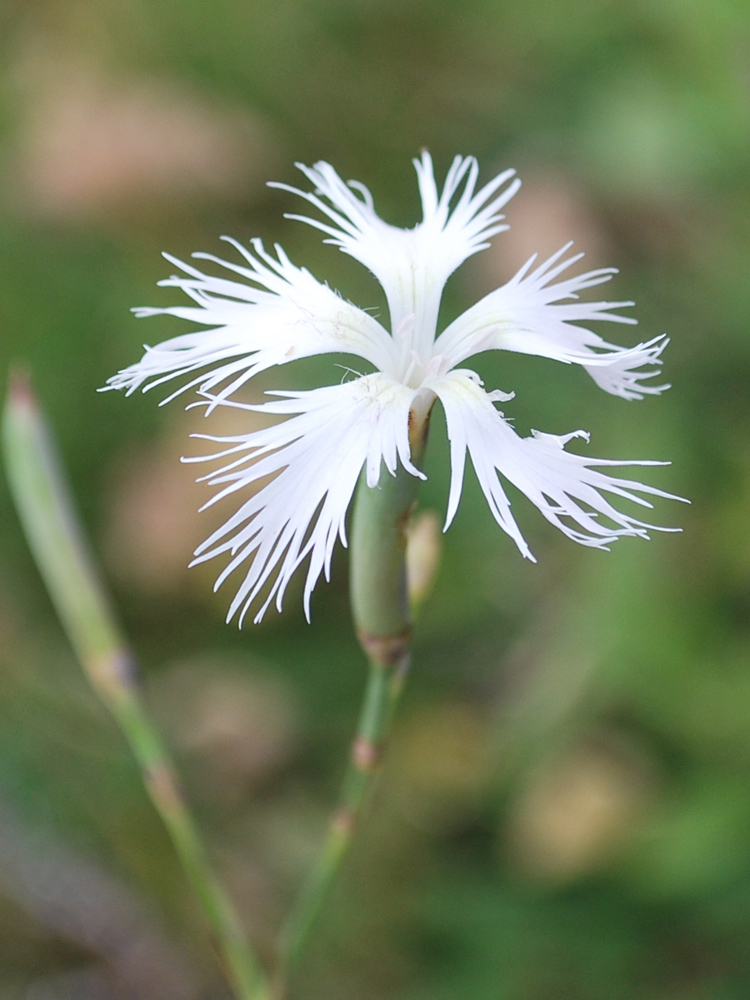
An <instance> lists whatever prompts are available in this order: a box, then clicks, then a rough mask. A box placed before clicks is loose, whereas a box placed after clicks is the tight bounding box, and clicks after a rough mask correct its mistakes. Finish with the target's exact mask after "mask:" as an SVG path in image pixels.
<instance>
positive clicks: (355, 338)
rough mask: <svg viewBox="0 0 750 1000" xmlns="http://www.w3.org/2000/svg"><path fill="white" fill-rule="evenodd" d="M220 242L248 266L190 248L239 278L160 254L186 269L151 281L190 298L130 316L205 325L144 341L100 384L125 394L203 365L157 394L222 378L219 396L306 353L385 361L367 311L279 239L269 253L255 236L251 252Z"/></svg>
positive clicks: (209, 387)
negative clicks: (295, 259) (299, 263)
mask: <svg viewBox="0 0 750 1000" xmlns="http://www.w3.org/2000/svg"><path fill="white" fill-rule="evenodd" d="M228 242H230V243H232V245H233V246H235V247H236V248H237V249H238V250H239V252H240V253H241V254H242V256H243V257H244V258H245V261H246V262H247V265H248V266H240V265H239V264H233V263H231V262H228V261H224V260H219V259H218V258H216V257H213V256H211V255H210V254H194V255H193V256H194V257H198V258H203V259H205V260H211V261H213V262H214V263H217V264H220V265H221V266H222V267H225V268H227V269H228V270H230V271H232V272H234V273H236V274H238V275H240V277H241V278H242V279H244V280H243V281H234V280H229V279H226V278H218V277H215V276H213V275H210V274H204V273H203V272H202V271H200V270H198V269H197V268H196V267H193V266H191V265H190V264H185V263H182V262H181V261H179V260H176V259H175V258H173V257H170V256H169V255H167V254H165V257H167V260H169V261H170V262H171V263H173V264H175V265H176V266H177V267H179V268H180V269H181V270H182V271H183V272H184V273H185V274H186V275H187V277H180V276H173V277H171V278H167V279H166V280H164V281H161V282H159V284H160V285H166V286H174V287H177V288H180V289H182V291H184V292H185V293H186V294H187V295H188V296H189V297H190V298H191V299H193V301H194V302H195V303H196V304H195V305H194V306H174V307H171V308H167V309H151V308H141V309H136V310H134V311H135V312H136V314H137V315H138V316H154V315H158V314H167V315H170V316H177V317H179V318H180V319H185V320H189V321H190V322H192V323H199V324H201V325H202V326H204V327H210V329H207V330H206V329H203V330H200V331H198V332H195V333H187V334H183V335H182V336H180V337H173V338H172V339H170V340H165V341H164V342H163V343H161V344H158V345H157V346H156V347H147V348H146V353H145V354H144V355H143V357H142V358H141V360H140V361H139V362H138V363H137V364H134V365H131V366H130V367H128V368H125V369H123V370H122V371H120V372H118V374H117V375H114V376H112V378H110V379H109V380H108V384H107V388H110V389H125V390H126V391H127V394H130V393H132V392H134V391H135V390H136V389H138V388H139V387H143V391H144V392H145V391H146V390H148V389H152V388H154V386H157V385H161V384H162V383H163V382H168V381H170V380H171V379H175V378H179V377H181V376H186V375H190V374H192V373H193V372H196V371H200V370H201V369H205V368H208V367H210V368H211V370H210V371H203V372H202V373H201V374H200V375H197V376H196V377H195V378H192V379H191V380H190V381H188V382H187V384H185V385H181V386H180V388H179V389H177V391H176V392H173V393H172V395H171V396H168V397H167V399H165V400H163V402H165V403H166V402H168V400H169V399H173V398H174V396H176V395H179V394H180V393H181V392H184V391H185V390H186V389H189V388H193V387H195V386H199V387H200V389H201V390H202V391H205V392H211V391H213V390H214V389H216V387H217V386H219V385H221V384H222V383H226V384H225V385H224V386H223V388H222V389H221V391H220V392H219V393H218V394H217V398H218V399H225V398H226V397H228V396H229V395H231V393H233V392H234V391H235V390H236V389H238V388H239V387H240V386H241V385H243V384H244V383H245V382H247V381H248V379H251V378H252V377H253V376H254V375H257V374H258V372H261V371H263V370H264V369H266V368H270V367H272V366H273V365H283V364H286V363H287V362H289V361H295V360H296V359H298V358H304V357H309V356H310V355H314V354H327V353H334V352H335V353H345V354H355V355H358V356H359V357H361V358H364V359H365V360H367V361H369V362H371V363H372V364H373V365H375V367H377V368H387V367H388V366H389V365H391V366H392V364H393V359H394V357H395V353H396V352H395V348H394V345H393V341H392V339H391V337H390V336H389V335H388V333H387V332H386V331H385V330H384V329H383V327H382V326H381V325H380V324H379V323H378V322H377V320H375V319H374V318H373V317H372V316H370V315H368V314H367V313H366V312H364V311H363V310H361V309H358V308H357V307H356V306H353V305H352V304H351V303H350V302H346V301H345V300H344V299H342V298H341V296H340V295H338V294H337V293H336V292H334V291H332V290H331V289H330V288H329V287H328V286H327V285H323V284H321V283H320V282H319V281H316V279H315V278H313V276H312V275H311V274H310V272H309V271H307V270H305V269H304V268H298V267H295V265H294V264H292V262H291V261H290V260H289V258H288V257H287V256H286V254H285V253H284V251H283V250H282V249H281V248H280V247H278V246H277V247H276V254H277V256H276V257H273V256H272V255H271V254H269V253H267V252H266V251H265V250H264V248H263V245H262V243H261V242H260V240H254V241H253V250H254V251H255V253H254V254H253V253H251V252H250V251H249V250H247V249H246V248H244V247H242V246H241V245H240V244H239V243H236V242H234V240H228ZM246 282H251V284H247V283H246Z"/></svg>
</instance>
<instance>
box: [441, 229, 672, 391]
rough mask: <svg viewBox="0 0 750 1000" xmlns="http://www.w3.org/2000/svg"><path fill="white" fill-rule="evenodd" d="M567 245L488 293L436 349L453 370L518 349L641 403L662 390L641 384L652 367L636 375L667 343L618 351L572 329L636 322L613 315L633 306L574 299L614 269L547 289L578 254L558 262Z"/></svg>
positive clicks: (529, 264) (588, 333)
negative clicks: (571, 366)
mask: <svg viewBox="0 0 750 1000" xmlns="http://www.w3.org/2000/svg"><path fill="white" fill-rule="evenodd" d="M570 246H571V244H567V246H564V247H563V248H562V249H561V250H559V251H558V252H557V253H556V254H554V255H553V256H552V257H550V258H549V260H547V261H545V263H543V264H541V265H539V267H537V268H536V269H535V270H533V271H532V270H531V268H532V266H533V264H534V261H535V257H532V258H531V259H530V260H529V261H528V262H527V263H526V264H525V265H524V266H523V267H522V268H521V270H520V271H519V272H518V273H517V274H516V275H515V277H514V278H512V279H511V280H510V281H509V282H508V283H507V284H506V285H503V286H502V287H501V288H498V289H497V290H496V291H494V292H490V294H489V295H487V296H485V297H484V298H483V299H482V300H481V301H479V302H477V304H476V305H474V306H472V307H471V309H468V310H467V311H466V312H465V313H464V314H463V315H462V316H459V317H458V319H456V320H455V321H454V322H453V323H451V324H450V326H449V327H448V328H447V329H446V330H445V332H444V333H443V334H442V335H441V336H440V337H439V338H438V340H437V342H436V344H435V351H436V352H438V353H442V354H445V355H447V356H448V357H449V358H450V361H451V364H452V365H458V364H460V363H461V362H462V361H465V360H466V359H467V358H469V357H472V356H473V355H475V354H479V353H481V352H482V351H490V350H506V351H518V352H519V353H521V354H537V355H539V356H540V357H543V358H553V359H554V360H556V361H564V362H566V363H571V362H572V363H575V364H580V365H582V366H583V367H584V368H585V369H586V370H587V371H588V373H589V375H591V377H592V378H593V379H594V381H595V382H596V383H597V384H598V385H599V386H600V387H601V388H602V389H604V390H606V391H607V392H610V393H612V394H613V395H615V396H622V397H623V398H625V399H642V398H643V396H644V395H646V394H657V393H660V392H662V391H663V390H665V389H668V388H669V386H667V385H660V386H652V385H644V384H643V383H644V381H645V380H647V379H649V378H653V376H654V375H656V374H657V371H658V369H650V370H646V371H642V370H641V369H642V368H643V366H644V365H658V364H660V363H661V352H662V351H663V350H664V348H665V347H666V346H667V344H668V343H669V341H668V340H667V338H666V337H663V336H662V337H655V338H654V339H653V340H649V341H647V342H646V343H642V344H638V345H637V346H636V347H630V348H625V347H617V346H616V345H615V344H610V343H608V342H607V341H605V340H603V339H602V338H601V337H600V336H598V335H597V334H596V333H593V332H592V331H591V330H588V329H586V328H585V327H582V326H579V325H578V324H579V323H581V322H584V323H588V322H593V321H598V320H607V321H609V322H613V323H631V324H632V323H635V322H636V321H635V320H634V319H631V318H630V317H628V316H620V315H618V314H617V313H615V312H612V310H613V309H620V308H623V307H624V306H632V305H633V303H632V302H581V301H578V293H579V292H581V291H583V290H584V289H586V288H591V287H592V286H594V285H600V284H602V282H605V281H609V279H610V278H611V276H612V275H613V274H616V273H617V271H616V270H615V269H614V268H600V269H599V270H595V271H587V272H586V273H584V274H579V275H577V276H576V277H573V278H566V279H565V280H563V281H559V282H557V283H555V284H552V282H553V281H554V279H555V278H556V277H557V276H558V275H559V274H561V273H562V272H563V271H564V270H566V269H567V268H569V267H570V266H571V265H572V264H575V263H576V262H577V261H579V260H580V259H581V257H582V256H583V254H574V255H573V256H572V257H569V258H568V259H567V260H562V259H561V258H563V256H564V254H565V252H566V251H567V250H568V249H569V247H570ZM565 300H572V301H565Z"/></svg>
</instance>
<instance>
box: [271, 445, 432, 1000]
mask: <svg viewBox="0 0 750 1000" xmlns="http://www.w3.org/2000/svg"><path fill="white" fill-rule="evenodd" d="M423 444H424V442H423V441H420V442H419V447H418V448H413V452H416V456H415V457H414V458H413V461H418V459H419V457H420V456H421V452H422V448H423ZM418 486H419V480H418V479H417V478H416V477H415V476H413V475H410V474H409V473H407V472H406V471H405V470H404V469H403V468H399V470H398V472H397V474H396V475H395V476H390V475H388V474H387V473H386V472H385V471H383V472H382V473H381V481H380V484H379V485H378V486H377V487H375V488H370V487H368V485H367V482H366V481H365V478H364V474H363V477H362V479H361V480H360V483H359V487H358V491H357V498H356V501H355V507H354V519H353V527H352V546H351V598H352V610H353V615H354V621H355V625H356V629H357V636H358V638H359V641H360V644H361V646H362V649H363V650H364V652H365V654H366V655H367V658H368V661H369V674H368V679H367V686H366V688H365V694H364V699H363V702H362V708H361V710H360V716H359V722H358V724H357V731H356V735H355V738H354V741H353V743H352V747H351V752H350V756H349V764H348V767H347V771H346V775H345V777H344V781H343V785H342V788H341V793H340V796H339V802H338V805H337V808H336V810H335V812H334V814H333V817H332V819H331V822H330V826H329V829H328V834H327V837H326V840H325V842H324V844H323V849H322V851H321V854H320V856H319V858H318V862H317V864H316V866H315V868H314V869H313V872H312V875H311V877H310V879H309V881H308V883H307V885H306V886H305V888H304V889H303V892H302V893H301V895H300V897H299V899H298V901H297V903H296V905H295V906H294V907H293V908H292V912H291V915H290V918H289V920H288V921H287V924H286V927H285V929H284V932H283V934H282V948H281V963H280V964H281V971H282V983H281V984H280V985H279V987H278V996H283V992H284V984H285V982H286V979H287V978H288V977H289V976H290V975H291V973H292V972H293V971H294V968H295V966H296V964H297V962H298V961H299V959H300V957H301V955H302V952H303V950H304V947H305V945H306V944H307V940H308V938H309V935H310V932H311V931H312V929H313V927H314V925H315V923H316V921H317V918H318V916H319V914H320V912H321V909H322V907H323V904H324V902H325V899H326V897H327V895H328V892H329V890H330V889H331V886H332V885H333V882H334V880H335V878H336V876H337V874H338V871H339V869H340V867H341V863H342V861H343V859H344V856H345V855H346V853H347V851H348V849H349V847H350V845H351V843H352V838H353V836H354V832H355V829H356V826H357V824H358V821H359V820H360V817H361V814H362V809H363V806H364V804H365V801H366V798H367V793H368V791H369V790H370V787H371V785H372V782H373V778H374V776H375V775H376V773H377V771H378V769H379V765H380V762H381V760H382V757H383V752H384V749H385V744H386V741H387V738H388V735H389V732H390V728H391V723H392V721H393V716H394V714H395V709H396V705H397V703H398V699H399V696H400V694H401V691H402V689H403V685H404V680H405V678H406V673H407V670H408V666H409V646H410V638H411V618H410V612H409V602H408V597H407V585H406V529H407V526H408V522H409V517H410V515H411V510H412V507H413V505H414V501H415V499H416V494H417V489H418Z"/></svg>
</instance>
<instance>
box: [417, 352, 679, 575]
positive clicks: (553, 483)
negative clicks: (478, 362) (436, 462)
mask: <svg viewBox="0 0 750 1000" xmlns="http://www.w3.org/2000/svg"><path fill="white" fill-rule="evenodd" d="M432 388H433V390H434V391H435V393H436V394H437V395H438V396H439V397H440V399H441V401H442V403H443V406H444V408H445V414H446V420H447V424H448V436H449V438H450V442H451V465H452V470H451V489H450V498H449V502H448V513H447V518H446V525H445V526H446V528H447V527H448V525H449V524H450V522H451V520H452V519H453V516H454V514H455V511H456V507H457V505H458V500H459V497H460V494H461V487H462V482H463V472H464V463H465V453H466V450H467V449H468V451H469V454H470V455H471V460H472V463H473V465H474V469H475V471H476V474H477V478H478V479H479V484H480V486H481V487H482V491H483V492H484V495H485V497H486V498H487V502H488V504H489V505H490V509H491V511H492V514H493V517H494V518H495V520H496V521H497V522H498V524H499V525H500V526H501V527H502V528H503V529H504V530H505V531H506V532H507V533H508V534H509V535H510V536H511V538H512V539H513V540H514V541H515V543H516V545H517V546H518V548H519V549H520V551H521V552H522V554H523V555H524V556H526V558H528V559H532V560H533V558H534V557H533V556H532V554H531V552H530V550H529V547H528V545H527V544H526V541H525V540H524V538H523V536H522V535H521V532H520V530H519V528H518V525H517V524H516V522H515V519H514V518H513V515H512V514H511V510H510V501H509V500H508V497H507V495H506V493H505V490H504V489H503V486H502V483H501V482H500V480H499V479H498V475H497V474H498V472H499V473H501V474H502V475H503V476H504V477H505V478H506V479H507V480H509V481H510V482H511V483H513V485H514V486H515V487H516V488H517V489H519V490H520V491H521V492H522V493H524V494H525V495H526V496H527V497H528V498H529V500H531V502H532V503H533V504H535V505H536V506H537V507H538V508H539V510H540V511H541V512H542V514H543V515H544V516H545V517H546V518H547V520H548V521H550V522H551V523H552V524H554V525H555V527H557V528H559V529H560V530H561V531H562V532H564V534H566V535H567V536H568V538H572V539H573V540H574V541H576V542H580V543H581V544H582V545H589V546H593V547H595V548H601V549H606V547H607V545H608V544H609V543H610V542H613V541H615V539H617V538H619V537H620V536H621V535H634V536H638V537H640V538H648V531H649V530H657V531H669V530H676V529H669V528H659V527H656V526H654V525H650V524H646V523H644V522H643V521H639V520H637V519H636V518H633V517H630V516H629V515H627V514H623V513H621V512H620V511H618V510H616V509H615V508H614V507H613V506H612V505H611V504H610V502H609V501H608V500H607V499H606V498H605V496H604V494H610V495H614V496H618V497H621V498H623V499H625V500H629V501H632V502H633V503H636V504H639V505H640V506H643V507H651V504H650V503H649V502H648V501H647V500H645V499H643V497H641V496H638V494H639V493H645V494H649V495H652V496H660V497H666V498H668V499H672V500H680V499H682V498H681V497H675V496H672V494H669V493H665V492H664V491H662V490H658V489H656V488H655V487H653V486H646V485H644V484H643V483H637V482H631V481H630V480H627V479H618V478H615V477H613V476H609V475H607V474H605V473H602V472H598V471H596V469H595V468H594V467H595V466H621V465H663V464H668V463H663V462H648V461H634V462H621V461H610V460H607V459H600V458H586V457H584V456H583V455H577V454H575V453H572V452H568V451H565V450H564V449H565V445H566V444H567V443H568V442H569V441H570V440H571V439H572V438H574V437H583V438H585V439H586V440H588V435H587V434H586V433H585V432H583V431H576V432H574V433H573V434H568V435H565V436H563V437H558V436H556V435H554V434H539V433H537V432H534V434H533V436H532V437H530V438H521V437H519V436H518V435H517V434H516V432H515V431H514V430H513V429H512V427H511V426H510V424H509V423H508V421H507V420H506V419H505V418H504V417H503V415H502V414H501V413H499V412H498V411H497V410H496V409H495V407H494V406H493V405H492V400H491V398H490V396H491V395H492V394H488V393H486V392H485V391H484V390H483V389H482V388H481V386H480V385H479V384H478V378H477V376H476V375H475V374H474V373H473V372H469V371H465V370H464V371H461V370H458V371H452V372H449V373H448V374H447V375H445V376H444V377H443V378H442V379H440V380H436V381H435V382H434V383H433V384H432ZM600 516H603V518H604V519H605V520H601V519H600Z"/></svg>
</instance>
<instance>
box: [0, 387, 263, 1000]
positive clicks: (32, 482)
mask: <svg viewBox="0 0 750 1000" xmlns="http://www.w3.org/2000/svg"><path fill="white" fill-rule="evenodd" d="M3 445H4V458H5V467H6V471H7V475H8V480H9V483H10V487H11V492H12V495H13V499H14V502H15V505H16V509H17V511H18V515H19V518H20V520H21V524H22V526H23V529H24V532H25V534H26V538H27V540H28V543H29V547H30V548H31V551H32V553H33V555H34V558H35V560H36V563H37V566H38V567H39V570H40V572H41V575H42V578H43V579H44V582H45V584H46V586H47V590H48V592H49V594H50V597H51V598H52V602H53V604H54V606H55V609H56V610H57V613H58V615H59V617H60V620H61V622H62V625H63V628H64V629H65V631H66V633H67V635H68V638H69V640H70V642H71V645H72V646H73V649H74V651H75V653H76V655H77V657H78V659H79V660H80V663H81V665H82V667H83V669H84V672H85V673H86V676H87V677H88V680H89V682H90V683H91V685H92V687H93V688H94V690H95V692H96V693H97V694H98V696H99V697H100V698H101V700H102V701H103V702H104V704H105V705H106V707H107V708H108V709H109V711H110V712H111V713H112V715H113V716H114V718H115V720H116V722H117V724H118V725H119V727H120V729H121V730H122V733H123V735H124V736H125V739H126V740H127V742H128V744H129V745H130V748H131V750H132V752H133V755H134V757H135V759H136V762H137V764H138V767H139V768H140V771H141V775H142V778H143V782H144V785H145V786H146V790H147V792H148V795H149V797H150V799H151V801H152V803H153V804H154V807H155V808H156V811H157V812H158V814H159V815H160V816H161V819H162V821H163V822H164V825H165V826H166V828H167V832H168V834H169V836H170V838H171V840H172V844H173V846H174V849H175V851H176V853H177V855H178V857H179V859H180V862H181V863H182V866H183V868H184V870H185V873H186V875H187V878H188V880H189V882H190V885H191V887H192V889H193V891H194V892H195V894H196V896H197V898H198V900H199V902H200V905H201V907H202V908H203V912H204V914H205V916H206V919H207V921H208V924H209V926H210V929H211V936H212V940H213V943H214V946H215V948H216V951H217V954H218V957H219V961H220V963H221V965H222V967H223V970H224V973H225V975H226V977H227V980H228V981H229V983H230V984H231V986H232V989H233V991H234V994H235V996H236V997H237V998H238V1000H261V998H264V997H266V996H267V992H266V988H265V977H264V975H263V972H262V970H261V967H260V965H259V963H258V962H257V961H256V959H255V957H254V956H253V954H252V952H251V950H250V947H249V945H248V944H247V941H246V938H245V935H244V931H243V929H242V925H241V922H240V920H239V917H238V916H237V913H236V911H235V909H234V907H233V904H232V902H231V901H230V899H229V897H228V895H227V894H226V893H225V891H224V889H223V888H222V886H221V885H220V883H219V882H218V880H217V879H216V877H215V876H214V874H213V872H212V870H211V867H210V864H209V862H208V858H207V856H206V852H205V849H204V847H203V844H202V842H201V839H200V836H199V834H198V831H197V828H196V826H195V824H194V823H193V820H192V818H191V816H190V814H189V812H188V809H187V806H186V803H185V800H184V798H183V796H182V793H181V791H180V787H179V780H178V777H177V773H176V771H175V769H174V767H173V765H172V762H171V760H170V759H169V756H168V754H167V751H166V749H165V747H164V746H163V744H162V742H161V739H160V737H159V735H158V733H157V731H156V729H155V728H154V726H153V724H152V723H151V720H150V719H149V718H148V716H147V714H146V712H145V711H144V708H143V705H142V703H141V699H140V694H139V691H138V683H137V677H136V669H135V661H134V658H133V656H132V654H131V652H130V650H129V649H128V647H127V644H126V642H125V640H124V638H123V636H122V634H121V632H120V629H119V626H118V625H117V623H116V620H115V616H114V613H113V611H112V608H111V604H110V601H109V598H108V596H107V593H106V590H105V588H104V585H103V582H102V581H101V579H100V577H99V573H98V571H97V569H96V566H95V563H94V560H93V558H92V556H91V553H90V552H89V549H88V545H87V543H86V539H85V537H84V534H83V531H82V529H81V526H80V523H79V521H78V519H77V516H76V513H75V510H74V507H73V502H72V498H71V495H70V491H69V489H68V485H67V483H66V481H65V477H64V474H63V472H62V469H61V467H60V464H59V461H58V457H57V453H56V450H55V447H54V444H53V441H52V438H51V436H50V433H49V431H48V428H47V425H46V422H45V420H44V418H43V416H42V413H41V411H40V410H39V408H38V406H37V403H36V400H35V399H34V397H33V395H32V393H31V390H30V388H29V386H28V384H27V383H26V381H25V380H24V379H22V378H21V377H19V376H15V377H13V378H12V380H11V384H10V389H9V393H8V398H7V401H6V406H5V413H4V419H3Z"/></svg>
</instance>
